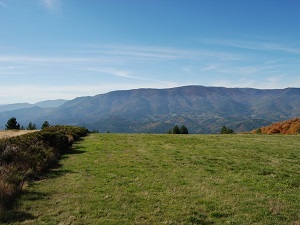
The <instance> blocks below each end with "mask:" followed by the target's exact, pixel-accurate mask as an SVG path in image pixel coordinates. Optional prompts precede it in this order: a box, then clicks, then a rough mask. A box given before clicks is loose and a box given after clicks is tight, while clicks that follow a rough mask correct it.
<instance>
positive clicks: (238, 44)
mask: <svg viewBox="0 0 300 225" xmlns="http://www.w3.org/2000/svg"><path fill="white" fill-rule="evenodd" d="M203 42H204V43H207V44H212V45H216V46H218V45H219V46H227V47H233V48H240V49H248V50H257V51H269V52H284V53H289V54H300V48H299V46H291V44H290V43H289V44H287V43H276V42H272V41H267V40H247V39H214V38H212V39H207V40H203Z"/></svg>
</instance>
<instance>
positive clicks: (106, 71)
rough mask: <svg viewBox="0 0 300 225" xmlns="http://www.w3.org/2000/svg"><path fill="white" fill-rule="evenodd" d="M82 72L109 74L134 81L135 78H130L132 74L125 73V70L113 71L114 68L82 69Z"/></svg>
mask: <svg viewBox="0 0 300 225" xmlns="http://www.w3.org/2000/svg"><path fill="white" fill-rule="evenodd" d="M84 70H87V71H92V72H97V73H104V74H110V75H113V76H117V77H126V78H133V79H136V78H135V77H133V76H131V73H132V72H130V71H125V70H119V69H115V68H84Z"/></svg>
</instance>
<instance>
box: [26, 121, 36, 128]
mask: <svg viewBox="0 0 300 225" xmlns="http://www.w3.org/2000/svg"><path fill="white" fill-rule="evenodd" d="M26 130H36V125H35V124H34V123H31V122H29V124H28V126H27V128H26Z"/></svg>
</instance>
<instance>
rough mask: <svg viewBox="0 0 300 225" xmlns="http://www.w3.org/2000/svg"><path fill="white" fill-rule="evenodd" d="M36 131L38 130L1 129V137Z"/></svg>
mask: <svg viewBox="0 0 300 225" xmlns="http://www.w3.org/2000/svg"><path fill="white" fill-rule="evenodd" d="M36 131H37V130H0V139H5V138H10V137H15V136H20V135H23V134H28V133H32V132H36Z"/></svg>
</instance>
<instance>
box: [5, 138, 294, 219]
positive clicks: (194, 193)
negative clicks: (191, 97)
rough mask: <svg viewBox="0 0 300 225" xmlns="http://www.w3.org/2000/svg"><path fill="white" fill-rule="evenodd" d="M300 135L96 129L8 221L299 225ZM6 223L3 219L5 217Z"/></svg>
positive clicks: (31, 188)
mask: <svg viewBox="0 0 300 225" xmlns="http://www.w3.org/2000/svg"><path fill="white" fill-rule="evenodd" d="M299 143H300V135H244V134H243V135H240V134H237V135H167V134H164V135H155V134H91V135H89V136H87V137H85V138H84V139H83V141H81V142H78V143H76V144H74V150H73V153H72V154H68V155H65V156H63V158H62V160H61V161H60V164H61V165H60V166H58V167H57V168H55V169H53V170H51V171H50V172H49V173H48V174H47V175H45V177H43V179H40V180H38V181H34V182H30V183H28V186H27V187H26V188H25V189H24V192H23V194H22V195H21V198H20V200H19V203H18V207H17V208H16V209H15V210H13V211H12V212H11V214H6V215H5V216H4V217H2V219H1V221H2V222H3V223H10V224H294V225H297V224H300V212H299V209H300V148H299ZM1 221H0V222H1Z"/></svg>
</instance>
